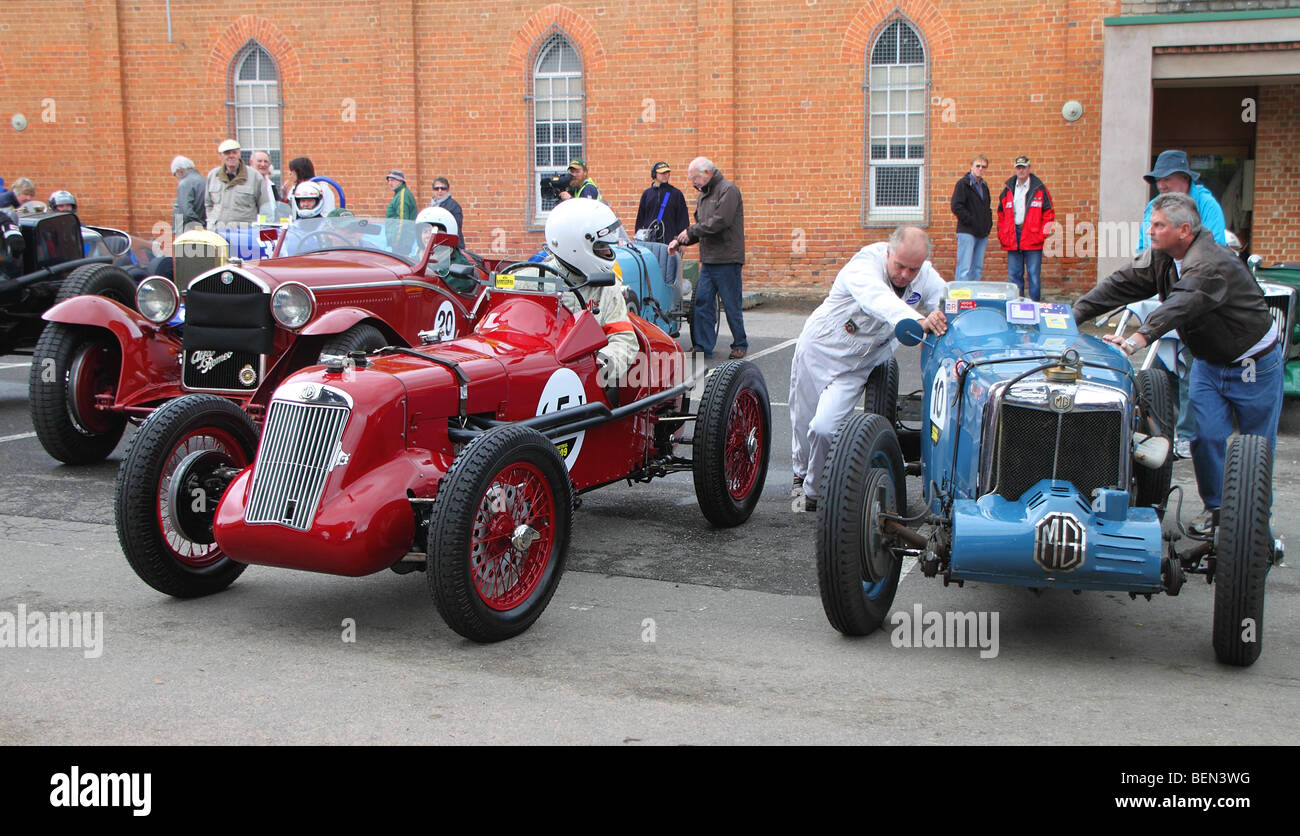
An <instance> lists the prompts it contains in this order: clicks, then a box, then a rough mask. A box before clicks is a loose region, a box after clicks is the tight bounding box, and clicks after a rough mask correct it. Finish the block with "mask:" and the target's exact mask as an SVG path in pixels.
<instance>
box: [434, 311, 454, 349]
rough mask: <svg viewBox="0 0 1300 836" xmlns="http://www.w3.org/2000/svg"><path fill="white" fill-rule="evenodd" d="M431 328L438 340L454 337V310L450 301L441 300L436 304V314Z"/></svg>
mask: <svg viewBox="0 0 1300 836" xmlns="http://www.w3.org/2000/svg"><path fill="white" fill-rule="evenodd" d="M433 330H434V332H435V333H437V335H438V339H439V340H454V339H455V338H456V311H455V309H454V308H453V307H452V306H451V302H443V303H442V304H441V305H439V306H438V315H437V316H435V317H434V319H433Z"/></svg>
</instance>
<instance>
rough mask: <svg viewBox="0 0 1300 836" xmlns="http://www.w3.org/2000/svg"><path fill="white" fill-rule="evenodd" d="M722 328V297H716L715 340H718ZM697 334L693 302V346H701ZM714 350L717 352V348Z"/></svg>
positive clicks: (714, 311)
mask: <svg viewBox="0 0 1300 836" xmlns="http://www.w3.org/2000/svg"><path fill="white" fill-rule="evenodd" d="M720 327H722V297H721V296H715V297H714V298H713V335H714V339H715V340H716V339H717V334H718V329H719V328H720ZM696 333H697V331H696V325H695V303H694V302H693V301H692V302H691V345H693V346H696V345H699V344H700V341H699V340H697V339H696V338H695V336H696ZM714 350H716V346H715V349H714Z"/></svg>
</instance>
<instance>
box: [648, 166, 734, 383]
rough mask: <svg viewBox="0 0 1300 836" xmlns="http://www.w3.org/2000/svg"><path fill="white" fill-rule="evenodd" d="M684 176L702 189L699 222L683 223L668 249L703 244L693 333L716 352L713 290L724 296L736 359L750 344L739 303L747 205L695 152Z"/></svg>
mask: <svg viewBox="0 0 1300 836" xmlns="http://www.w3.org/2000/svg"><path fill="white" fill-rule="evenodd" d="M686 179H688V180H690V181H691V185H692V186H694V187H695V188H696V189H698V190H699V192H700V199H699V201H697V202H696V205H695V223H693V224H691V225H690V226H688V227H686V229H683V230H682V232H681V234H680V235H678V236H677V237H676V238H674V239H673V240H672V242H670V243H669V245H668V250H669V252H674V251H676V250H677V249H678V248H680V247H684V246H689V245H691V244H696V243H698V244H699V245H700V283H699V286H698V287H697V288H696V289H695V321H694V323H693V324H692V326H691V336H692V338H693V339H694V340H695V345H696V348H697V349H698V350H699V351H702V352H704V356H705V357H712V356H713V347H714V345H716V344H717V341H718V334H717V331H716V329H714V327H713V319H714V317H715V316H717V308H716V307H715V304H716V303H715V302H714V296H715V295H716V296H721V297H722V309H723V310H724V311H725V312H726V314H727V326H728V327H729V328H731V354H730V355H728V357H729V358H730V359H732V360H739V359H740V358H742V357H744V356H745V354H746V352H748V350H749V340H748V339H747V338H746V337H745V319H744V316H743V314H742V313H741V309H740V299H741V280H740V269H741V267H743V266H744V264H745V206H744V203H743V202H742V201H741V199H740V189H738V188H736V184H735V183H732V182H731V181H730V180H728V179H726V178H725V177H723V176H722V172H721V171H718V167H717V166H715V165H714V164H713V163H712V162H711V161H710V160H708V159H707V158H705V157H696V158H695V159H693V160H691V164H690V167H688V168H687V169H686Z"/></svg>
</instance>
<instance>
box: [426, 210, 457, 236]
mask: <svg viewBox="0 0 1300 836" xmlns="http://www.w3.org/2000/svg"><path fill="white" fill-rule="evenodd" d="M415 222H416V223H417V224H429V225H430V226H440V227H442V231H443V232H445V233H447V234H448V235H459V234H460V231H459V229H458V228H457V226H456V216H455V215H453V214H451V213H450V212H448V211H447V210H446V209H443V208H442V207H441V206H426V207H425V208H424V209H421V210H420V214H418V215H416V216H415Z"/></svg>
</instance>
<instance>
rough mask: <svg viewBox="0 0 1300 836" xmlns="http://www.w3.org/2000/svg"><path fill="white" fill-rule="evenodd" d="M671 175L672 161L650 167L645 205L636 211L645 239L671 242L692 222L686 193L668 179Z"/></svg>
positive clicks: (637, 220) (638, 225)
mask: <svg viewBox="0 0 1300 836" xmlns="http://www.w3.org/2000/svg"><path fill="white" fill-rule="evenodd" d="M671 176H672V169H671V168H670V167H669V166H668V163H665V162H658V163H655V164H654V165H652V166H650V188H648V189H646V190H645V191H644V192H642V193H641V205H640V206H639V207H638V208H637V210H636V232H637V236H638V237H639V238H641V239H642V240H644V241H656V242H658V243H660V244H667V243H668V242H669V241H671V240H673V239H674V238H676V237H677V236H678V235H680V234H681V232H682V230H683V229H685V228H686V226H687V224H689V223H690V221H691V217H690V210H689V209H687V208H686V195H684V194H682V190H681V189H679V188H677V187H676V186H674V185H673V184H672V183H669V182H668V180H669V178H670V177H671ZM643 230H644V233H643V232H642V231H643Z"/></svg>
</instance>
